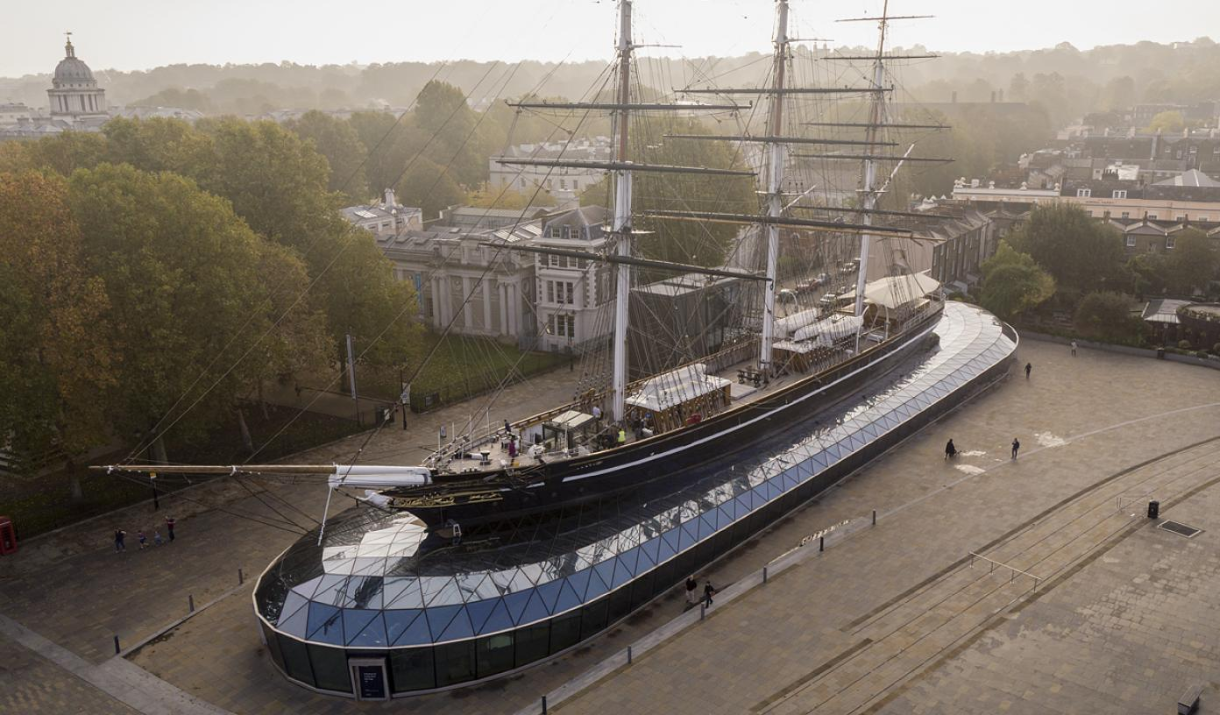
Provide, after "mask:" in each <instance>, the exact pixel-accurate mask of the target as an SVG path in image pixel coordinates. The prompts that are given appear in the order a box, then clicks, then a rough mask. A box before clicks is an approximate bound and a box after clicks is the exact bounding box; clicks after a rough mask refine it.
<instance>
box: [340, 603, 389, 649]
mask: <svg viewBox="0 0 1220 715" xmlns="http://www.w3.org/2000/svg"><path fill="white" fill-rule="evenodd" d="M349 613H352V611H345V612H344V614H343V618H344V620H345V621H346V619H347V616H348V614H349ZM343 631H344V632H345V633H347V645H348V646H349V647H356V648H384V647H386V646H388V645H389V644H390V641H389V639H388V638H387V637H386V630H385V620H383V619H382V615H381V611H374V612H373V617H372V618H371V619H369V622H368V623H366V624H365V626H364V628H362V629H360V631H359V632H357V633H356V635H354V636H353V635H352V632H353V629H352V627H351V626H350V625H349V624H348V623H346V622H345V623H344V624H343Z"/></svg>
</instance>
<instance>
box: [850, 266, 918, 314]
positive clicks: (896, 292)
mask: <svg viewBox="0 0 1220 715" xmlns="http://www.w3.org/2000/svg"><path fill="white" fill-rule="evenodd" d="M938 288H940V282H939V281H937V280H936V279H935V278H933V277H931V276H929V275H928V272H927V271H920V272H919V273H913V274H911V275H906V276H889V277H887V278H881V279H879V280H875V281H872V282H870V283H868V284H867V285H865V286H864V299H865V300H866V301H868V302H870V303H874V304H876V305H879V306H882V307H884V308H889V309H890V310H897V309H898V308H900V307H901V306H902V305H903V304H904V303H906V302H907V301H911V300H916V299H919V298H922V297H924V296H926V295H930V294H932V293H935V292H936V290H937V289H938ZM904 298H905V300H904ZM855 299H856V292H855V291H854V290H853V291H851V292H850V293H845V294H844V295H843V300H850V301H854V300H855Z"/></svg>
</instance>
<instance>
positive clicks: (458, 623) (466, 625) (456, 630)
mask: <svg viewBox="0 0 1220 715" xmlns="http://www.w3.org/2000/svg"><path fill="white" fill-rule="evenodd" d="M473 635H474V629H473V628H471V627H470V615H469V614H467V613H466V607H465V606H462V607H460V608H459V609H458V612H457V615H456V616H454V617H453V621H452V622H450V624H449V627H448V628H446V629H445V632H444V633H442V634H441V637H440V638H439V639H437V640H438V642H439V641H453V640H457V639H459V638H469V637H470V636H473Z"/></svg>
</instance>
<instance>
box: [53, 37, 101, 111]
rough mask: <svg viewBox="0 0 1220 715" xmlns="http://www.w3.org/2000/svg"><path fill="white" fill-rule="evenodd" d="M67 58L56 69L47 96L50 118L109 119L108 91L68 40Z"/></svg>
mask: <svg viewBox="0 0 1220 715" xmlns="http://www.w3.org/2000/svg"><path fill="white" fill-rule="evenodd" d="M64 52H65V57H64V58H63V59H62V60H60V61H59V64H58V65H57V66H56V67H55V77H54V78H52V80H51V89H48V90H47V97H48V98H50V100H51V116H52V117H64V118H76V117H89V116H98V115H100V116H106V114H107V110H106V90H104V89H102V88H101V87H98V86H97V80H96V79H94V78H93V71H92V70H90V69H89V65H87V64H85V62H84V60H81V59H80V58H79V57H77V56H76V48H75V47H73V46H72V40H71V39H69V40H68V42H67V44H66V45H64Z"/></svg>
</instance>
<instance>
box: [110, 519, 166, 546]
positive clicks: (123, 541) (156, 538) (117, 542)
mask: <svg viewBox="0 0 1220 715" xmlns="http://www.w3.org/2000/svg"><path fill="white" fill-rule="evenodd" d="M176 523H177V522H175V521H174V517H172V516H167V517H165V533H166V535H167V536H168V537H169V542H170V543H172V542H173V540H174V525H175V524H176ZM136 539H137V540H138V541H139V542H140V549H141V550H143V549H147V548H148V547H149V546H150V545H151V546H161V545H163V544H165V543H167V542H166V540H165V539H163V538H161V529H160V528H153V538H152V544H149V542H148V535H147V534H145V533H144V530H143V529H140V530H138V531H136ZM114 550H115V553H118V552H121V551H126V550H127V532H126V531H123V530H122V529H115V530H114Z"/></svg>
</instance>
